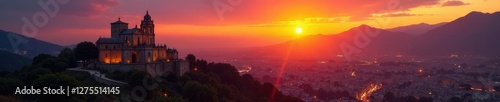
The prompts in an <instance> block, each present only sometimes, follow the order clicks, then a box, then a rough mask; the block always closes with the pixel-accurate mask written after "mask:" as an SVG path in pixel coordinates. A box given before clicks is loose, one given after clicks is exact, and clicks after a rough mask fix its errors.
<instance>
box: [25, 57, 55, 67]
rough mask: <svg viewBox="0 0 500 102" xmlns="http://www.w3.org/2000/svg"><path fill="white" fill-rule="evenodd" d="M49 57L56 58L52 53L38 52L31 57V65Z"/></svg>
mask: <svg viewBox="0 0 500 102" xmlns="http://www.w3.org/2000/svg"><path fill="white" fill-rule="evenodd" d="M49 58H54V59H55V58H56V57H54V56H52V55H49V54H39V55H38V56H35V57H34V58H33V62H32V63H31V64H32V65H36V64H39V63H41V62H42V61H44V60H45V59H49Z"/></svg>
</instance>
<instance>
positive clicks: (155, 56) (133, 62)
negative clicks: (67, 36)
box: [96, 12, 188, 75]
mask: <svg viewBox="0 0 500 102" xmlns="http://www.w3.org/2000/svg"><path fill="white" fill-rule="evenodd" d="M154 30H155V25H154V22H153V20H152V19H151V16H150V15H149V12H146V15H144V19H143V20H142V21H141V25H140V28H139V27H137V25H135V27H134V28H128V23H126V22H123V21H121V19H120V18H118V21H115V22H112V23H111V37H110V38H99V39H98V40H97V42H96V44H97V47H98V48H99V58H98V59H99V66H98V67H100V68H104V69H107V70H122V71H123V70H130V69H139V70H148V72H150V71H149V69H148V68H150V69H153V70H155V71H157V70H158V69H162V70H166V71H174V72H179V73H178V74H179V75H181V74H182V73H184V72H186V71H187V70H188V68H187V66H185V65H186V61H183V60H181V59H179V58H178V52H177V50H176V49H172V48H168V47H167V46H166V45H159V44H156V43H155V32H154ZM142 66H144V67H142ZM150 74H152V73H151V72H150Z"/></svg>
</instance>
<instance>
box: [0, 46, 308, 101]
mask: <svg viewBox="0 0 500 102" xmlns="http://www.w3.org/2000/svg"><path fill="white" fill-rule="evenodd" d="M79 45H80V46H84V47H78V45H77V47H76V48H75V49H73V50H72V49H64V50H62V51H61V52H60V53H59V55H57V56H53V55H49V54H40V55H38V56H36V57H34V58H33V61H32V63H31V64H28V65H25V66H23V67H22V68H20V69H18V70H14V71H1V72H0V100H9V101H41V102H51V101H64V102H67V101H71V102H72V101H91V102H94V101H103V102H107V101H112V100H119V101H126V100H132V101H134V100H135V99H134V98H133V97H132V98H131V97H130V95H131V94H138V93H137V92H136V91H134V88H136V87H137V86H145V85H153V86H154V87H146V86H145V87H144V88H146V89H147V90H146V92H145V93H139V94H138V96H146V97H145V98H144V99H143V100H140V101H157V102H221V101H222V102H225V101H227V102H236V101H237V102H265V101H274V102H300V101H301V100H300V99H298V98H295V97H290V96H286V95H283V94H282V93H281V92H279V91H278V90H277V88H276V87H275V86H274V85H272V84H270V83H264V84H261V83H259V82H258V81H257V80H255V79H254V78H253V77H252V76H251V75H248V74H245V75H240V74H239V73H238V72H237V70H236V68H235V67H234V66H232V65H230V64H225V63H207V62H206V61H205V60H201V59H196V57H195V56H194V55H192V54H190V55H188V56H187V57H186V60H187V61H189V62H190V68H191V72H187V73H185V74H184V75H182V76H179V75H176V74H174V73H172V72H168V73H164V74H163V75H161V76H158V77H152V76H150V75H149V74H148V73H147V72H144V71H137V70H130V71H127V72H119V71H115V72H110V73H107V75H106V76H107V77H109V78H112V79H116V80H121V81H125V82H127V83H128V84H129V86H127V87H122V88H121V91H122V93H121V94H120V95H70V96H69V97H68V96H65V95H16V94H14V92H15V90H16V88H17V87H20V88H22V87H23V86H28V87H29V86H34V87H35V88H40V87H53V88H57V87H59V86H70V87H76V86H89V87H91V86H106V85H103V84H99V83H97V82H96V81H95V80H94V79H93V78H92V77H91V76H90V75H89V73H87V72H77V71H67V70H66V69H67V68H71V67H75V66H76V63H75V62H76V60H94V59H95V57H86V58H84V57H83V56H93V54H95V53H94V52H93V51H91V50H94V49H95V45H93V44H92V43H88V42H83V43H80V44H79ZM89 50H90V51H89ZM82 51H83V52H85V53H87V52H89V53H88V55H87V54H84V55H81V54H82V53H83V52H82ZM79 52H81V53H79ZM272 93H274V95H272Z"/></svg>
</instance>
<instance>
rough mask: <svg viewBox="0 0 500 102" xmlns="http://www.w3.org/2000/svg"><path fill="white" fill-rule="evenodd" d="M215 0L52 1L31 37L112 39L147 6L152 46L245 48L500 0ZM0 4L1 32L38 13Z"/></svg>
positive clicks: (452, 13) (485, 7)
mask: <svg viewBox="0 0 500 102" xmlns="http://www.w3.org/2000/svg"><path fill="white" fill-rule="evenodd" d="M216 1H218V0H146V1H143V0H121V1H115V0H84V1H75V0H74V1H70V2H69V3H68V4H60V5H58V7H60V11H59V12H57V13H56V15H55V16H54V17H50V18H49V19H48V23H47V25H45V26H42V27H39V32H38V33H37V34H36V35H35V36H34V37H36V38H39V39H42V40H45V41H49V42H53V43H56V44H59V45H70V44H75V43H78V42H80V41H84V40H87V41H93V42H94V41H95V40H97V38H98V37H109V36H110V30H109V26H110V25H109V23H110V22H114V21H116V20H117V18H118V17H121V18H122V21H125V22H127V23H129V28H132V27H134V25H136V24H137V25H138V24H140V20H141V19H142V17H143V16H144V14H145V11H146V10H149V12H150V15H151V16H152V18H153V20H154V21H155V27H156V29H155V30H156V34H157V41H159V42H157V43H164V44H168V45H170V46H175V47H177V48H186V49H193V48H227V47H250V46H264V45H271V44H277V43H281V42H285V41H287V40H290V39H294V38H297V37H300V36H304V35H311V34H335V33H339V32H342V31H345V30H347V29H349V28H352V27H355V26H359V25H361V24H368V25H370V26H373V27H377V28H393V27H397V26H403V25H410V24H417V23H429V24H435V23H440V22H449V21H452V20H454V19H456V18H458V17H461V16H464V15H466V14H467V13H469V12H471V11H481V12H496V11H500V6H498V4H500V0H292V1H277V0H241V2H235V3H233V4H232V5H231V3H230V2H226V0H220V1H221V2H220V3H216V4H218V5H227V6H222V7H226V9H227V8H230V9H232V11H227V12H225V13H223V14H220V13H217V9H216V8H215V7H214V5H213V4H214V2H216ZM229 1H231V0H229ZM234 1H238V0H234ZM0 4H4V5H0V6H2V7H1V9H0V11H2V12H6V13H8V14H12V16H8V17H5V16H2V17H0V18H1V19H0V20H1V21H0V22H5V23H2V24H1V25H0V29H3V30H8V31H13V32H17V33H21V32H22V31H21V29H20V28H21V27H22V26H23V22H22V21H21V20H20V18H22V17H28V18H31V17H32V16H33V14H35V12H38V11H43V9H42V7H41V6H40V5H37V3H36V2H32V3H30V2H20V1H1V2H0ZM5 4H9V5H5ZM16 5H18V6H16ZM19 5H22V6H19ZM24 7H26V8H24ZM29 7H32V8H29ZM394 7H395V8H394ZM16 10H17V11H16ZM221 17H223V19H222V18H221ZM297 27H300V28H302V29H303V33H302V34H300V35H298V34H295V29H296V28H297Z"/></svg>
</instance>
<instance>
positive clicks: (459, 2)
mask: <svg viewBox="0 0 500 102" xmlns="http://www.w3.org/2000/svg"><path fill="white" fill-rule="evenodd" d="M469 4H470V3H464V2H462V1H458V0H456V1H455V0H454V1H446V2H444V3H443V4H442V5H441V6H443V7H444V6H462V5H469Z"/></svg>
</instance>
